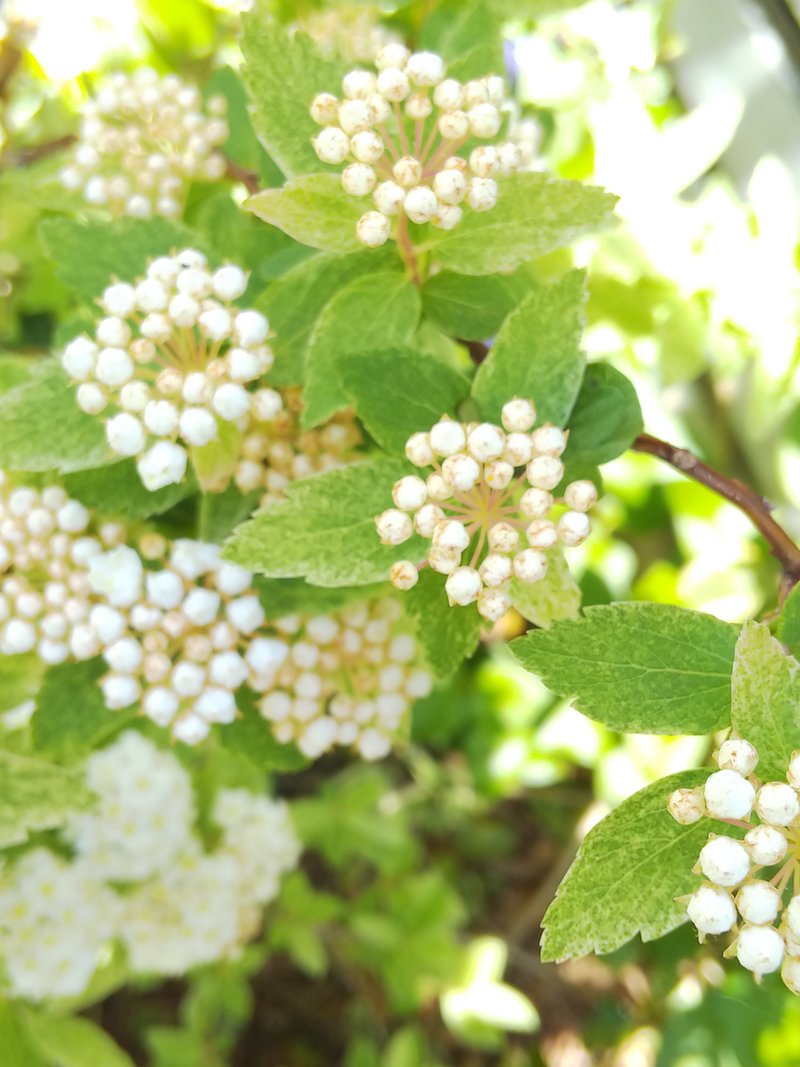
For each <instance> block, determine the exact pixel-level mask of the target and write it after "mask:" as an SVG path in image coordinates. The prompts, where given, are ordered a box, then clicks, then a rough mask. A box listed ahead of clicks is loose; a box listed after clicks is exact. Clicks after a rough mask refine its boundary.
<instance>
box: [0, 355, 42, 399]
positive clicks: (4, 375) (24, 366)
mask: <svg viewBox="0 0 800 1067" xmlns="http://www.w3.org/2000/svg"><path fill="white" fill-rule="evenodd" d="M38 362H39V361H38V359H36V358H31V357H30V356H15V355H12V354H11V353H10V352H0V389H2V390H3V392H5V391H6V390H7V389H13V388H14V386H15V385H21V384H22V382H26V381H27V380H28V378H29V377H30V375H31V371H33V370H35V369H36V366H37V365H38Z"/></svg>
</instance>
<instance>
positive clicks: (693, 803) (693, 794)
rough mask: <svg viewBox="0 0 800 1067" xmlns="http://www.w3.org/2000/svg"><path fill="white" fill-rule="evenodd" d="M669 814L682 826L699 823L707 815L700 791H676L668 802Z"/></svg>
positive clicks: (671, 794)
mask: <svg viewBox="0 0 800 1067" xmlns="http://www.w3.org/2000/svg"><path fill="white" fill-rule="evenodd" d="M667 807H668V808H669V813H670V815H671V816H672V818H673V819H674V820H675V822H678V823H680V824H681V826H691V825H692V823H696V822H699V821H700V819H702V818H703V816H704V815H705V813H706V809H705V804H704V803H703V796H702V791H701V790H700V789H676V790H675V792H674V793H670V796H669V800H668V801H667Z"/></svg>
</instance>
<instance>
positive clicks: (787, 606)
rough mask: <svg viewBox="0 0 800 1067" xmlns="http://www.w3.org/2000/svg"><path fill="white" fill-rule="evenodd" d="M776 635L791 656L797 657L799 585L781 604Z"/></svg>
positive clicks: (799, 649) (798, 651)
mask: <svg viewBox="0 0 800 1067" xmlns="http://www.w3.org/2000/svg"><path fill="white" fill-rule="evenodd" d="M777 633H778V637H779V638H780V639H781V641H783V643H784V644H785V645H788V646H789V650H790V651H791V653H792V655H793V656H797V655H798V653H800V585H795V586H794V587H793V589H792V591H791V592H790V593H789V595H788V596H787V598H786V599H785V600H784V602H783V607H782V608H781V613H780V616H779V617H778V625H777Z"/></svg>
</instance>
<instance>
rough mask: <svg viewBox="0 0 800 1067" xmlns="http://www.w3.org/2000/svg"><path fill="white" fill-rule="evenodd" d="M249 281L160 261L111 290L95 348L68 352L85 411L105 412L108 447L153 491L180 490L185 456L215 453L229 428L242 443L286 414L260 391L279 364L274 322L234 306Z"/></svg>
mask: <svg viewBox="0 0 800 1067" xmlns="http://www.w3.org/2000/svg"><path fill="white" fill-rule="evenodd" d="M247 280H248V279H247V274H246V273H245V271H243V270H242V269H241V268H240V267H236V266H232V265H229V266H224V267H220V268H219V269H218V270H216V271H211V270H210V269H209V268H208V265H207V262H206V258H205V256H204V255H203V254H202V253H200V252H197V251H195V250H194V249H184V250H183V251H182V252H178V253H177V254H176V255H171V256H162V257H160V258H158V259H155V260H153V261H152V262H151V263H150V264H149V266H148V268H147V274H146V276H145V277H144V278H140V279H137V280H136V281H135V282H133V283H132V284H129V283H128V282H115V283H114V284H112V285H110V286H109V287H108V288H107V289H106V290H105V292H104V293H103V296H102V298H101V300H100V305H101V307H102V309H103V311H104V312H105V315H106V317H105V318H103V319H102V320H101V321H100V322H99V323H98V325H97V330H96V334H95V337H94V339H90V338H88V337H86V336H81V337H77V338H76V339H75V340H74V341H72V342H71V343H70V344H69V345H67V347H66V350H65V351H64V354H63V356H62V363H63V366H64V369H65V370H66V371H67V373H68V374H69V376H70V377H71V378H72V379H73V381H75V382H77V383H78V389H77V401H78V405H79V406H80V408H81V410H83V411H85V412H87V413H88V414H91V415H100V414H101V413H105V427H106V436H107V439H108V443H109V446H110V447H111V449H112V450H113V451H114V452H115V453H117V454H118V455H120V456H135V457H137V468H138V471H139V476H140V477H141V480H142V483H143V484H144V485H145V487H146V488H147V489H149V490H152V491H154V490H156V489H161V488H163V487H164V486H167V485H171V484H174V483H177V482H180V481H181V480H182V479H183V477H184V475H185V473H186V466H187V460H188V452H187V450H188V449H194V448H203V447H204V446H211V447H213V443H214V442H217V441H218V440H220V435H221V427H222V426H224V425H227V426H228V427H230V428H233V431H234V432H235V433H239V434H244V433H245V432H246V431H247V428H248V427H249V426H250V424H251V423H252V422H255V423H258V424H263V423H269V422H270V421H271V420H272V419H273V418H275V416H276V415H277V413H278V412H279V411H280V410H281V406H282V400H281V396H280V394H279V393H278V392H276V391H275V390H274V389H270V388H266V387H264V386H261V385H259V380H260V379H261V378H262V376H263V375H264V374H265V373H266V372H267V371H268V370H269V369H270V368H271V367H272V364H273V361H274V357H273V354H272V351H271V350H270V348H269V346H268V345H267V343H266V341H267V336H268V334H269V323H268V321H267V319H266V318H265V317H264V315H262V314H261V313H260V312H258V311H253V310H240V309H239V308H238V307H236V306H235V305H234V303H233V302H234V301H235V300H237V299H238V298H239V297H241V296H242V295H243V293H244V292H245V290H246V288H247ZM226 436H227V437H230V436H231V433H230V431H229V432H228V433H227V434H226ZM225 481H226V479H224V480H223V484H222V485H221V486H219V488H224V487H225V484H224V482H225ZM206 488H212V489H213V488H217V486H206Z"/></svg>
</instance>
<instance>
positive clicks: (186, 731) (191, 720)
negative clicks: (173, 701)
mask: <svg viewBox="0 0 800 1067" xmlns="http://www.w3.org/2000/svg"><path fill="white" fill-rule="evenodd" d="M210 732H211V726H210V724H209V723H208V722H206V720H205V719H204V718H203V717H202V716H201V715H184V716H183V717H182V718H180V719H178V721H177V722H176V723H175V725H174V726H173V728H172V735H173V737H174V738H175V740H176V741H182V742H183V743H184V744H185V745H199V744H200V742H201V741H205V739H206V738H207V737H208V735H209V733H210Z"/></svg>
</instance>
